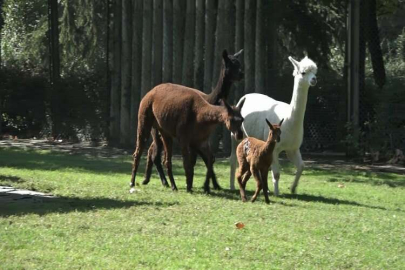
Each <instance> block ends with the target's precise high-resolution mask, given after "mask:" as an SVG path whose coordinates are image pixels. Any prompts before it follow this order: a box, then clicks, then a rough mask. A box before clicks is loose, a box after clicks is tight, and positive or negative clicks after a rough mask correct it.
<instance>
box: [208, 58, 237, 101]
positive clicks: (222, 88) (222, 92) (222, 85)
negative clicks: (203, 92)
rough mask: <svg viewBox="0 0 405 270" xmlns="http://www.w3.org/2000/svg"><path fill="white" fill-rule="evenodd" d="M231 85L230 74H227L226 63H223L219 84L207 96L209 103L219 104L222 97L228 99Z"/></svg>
mask: <svg viewBox="0 0 405 270" xmlns="http://www.w3.org/2000/svg"><path fill="white" fill-rule="evenodd" d="M231 86H232V82H231V81H230V80H229V78H228V76H226V74H225V65H224V64H222V67H221V71H220V73H219V78H218V82H217V85H216V86H215V88H214V90H212V92H211V93H210V94H209V95H208V97H207V101H208V103H210V104H213V105H219V100H220V99H224V100H227V98H228V94H229V90H230V89H231Z"/></svg>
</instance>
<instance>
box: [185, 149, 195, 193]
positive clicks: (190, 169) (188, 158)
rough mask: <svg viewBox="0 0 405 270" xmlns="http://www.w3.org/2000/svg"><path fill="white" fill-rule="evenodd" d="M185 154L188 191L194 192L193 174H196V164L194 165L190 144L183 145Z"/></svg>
mask: <svg viewBox="0 0 405 270" xmlns="http://www.w3.org/2000/svg"><path fill="white" fill-rule="evenodd" d="M182 155H183V166H184V171H185V172H186V182H187V192H192V189H193V176H194V166H193V164H192V163H193V157H192V156H193V155H195V154H194V153H193V154H192V153H191V152H190V147H188V145H183V147H182Z"/></svg>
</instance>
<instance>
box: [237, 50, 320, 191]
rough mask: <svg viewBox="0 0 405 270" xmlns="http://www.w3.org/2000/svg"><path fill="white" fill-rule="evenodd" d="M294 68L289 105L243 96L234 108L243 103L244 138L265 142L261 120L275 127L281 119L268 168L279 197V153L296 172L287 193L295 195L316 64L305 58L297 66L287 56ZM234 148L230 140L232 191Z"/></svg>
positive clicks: (266, 129) (269, 99) (266, 127)
mask: <svg viewBox="0 0 405 270" xmlns="http://www.w3.org/2000/svg"><path fill="white" fill-rule="evenodd" d="M288 59H289V60H290V61H291V63H292V64H293V66H294V72H293V76H294V91H293V96H292V99H291V103H290V104H287V103H284V102H281V101H277V100H274V99H272V98H270V97H268V96H265V95H262V94H247V95H245V96H243V97H242V98H241V99H240V100H239V102H238V104H239V103H240V102H241V101H242V100H245V103H244V106H243V108H242V111H241V114H242V116H243V117H244V118H245V120H244V121H243V124H242V131H243V133H244V136H245V137H254V138H257V139H260V140H266V138H267V135H268V133H269V128H268V126H267V125H266V122H265V119H268V120H269V121H270V123H278V122H280V120H281V119H283V118H284V123H283V125H282V126H281V132H282V134H283V136H282V138H281V140H280V142H279V143H277V144H276V147H275V149H274V152H273V164H272V166H271V170H272V176H273V186H274V194H275V195H276V196H278V195H279V189H278V181H279V179H280V163H279V160H278V156H279V154H280V153H281V152H282V151H285V152H286V153H287V157H288V159H289V160H290V161H291V162H292V163H293V164H294V165H295V167H296V168H297V173H296V175H295V180H294V182H293V184H292V185H291V192H292V193H295V192H296V188H297V185H298V181H299V180H300V177H301V174H302V171H303V169H304V162H303V161H302V157H301V152H300V146H301V143H302V139H303V137H304V115H305V109H306V105H307V97H308V89H309V86H314V85H315V84H316V72H317V70H318V68H317V66H316V64H315V63H314V62H313V61H312V60H311V59H309V58H308V57H305V58H304V59H302V60H301V62H298V61H296V60H294V59H293V58H292V57H291V56H290V57H288ZM236 146H237V143H236V141H235V139H234V138H232V153H231V158H230V162H231V177H230V188H231V189H235V170H236V164H237V160H236Z"/></svg>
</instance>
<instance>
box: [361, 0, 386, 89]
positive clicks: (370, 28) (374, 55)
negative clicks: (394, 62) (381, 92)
mask: <svg viewBox="0 0 405 270" xmlns="http://www.w3.org/2000/svg"><path fill="white" fill-rule="evenodd" d="M364 2H365V4H366V5H367V6H366V10H367V11H368V12H367V13H368V17H367V19H366V20H367V22H366V29H367V30H366V31H365V32H366V39H367V44H368V50H369V52H370V55H371V63H372V65H373V75H374V81H375V83H376V84H377V85H378V86H379V87H380V88H382V87H383V86H384V84H385V77H386V76H385V67H384V58H383V54H382V51H381V43H380V34H379V31H378V22H377V10H376V9H377V7H376V5H377V3H376V0H365V1H364Z"/></svg>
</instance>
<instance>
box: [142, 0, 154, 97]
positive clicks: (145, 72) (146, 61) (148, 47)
mask: <svg viewBox="0 0 405 270" xmlns="http://www.w3.org/2000/svg"><path fill="white" fill-rule="evenodd" d="M143 4H144V6H143V31H142V40H143V42H142V90H141V96H142V97H143V96H145V95H146V93H148V92H149V90H151V86H152V78H151V76H152V70H151V69H152V35H151V33H152V23H153V14H152V11H153V10H152V8H153V5H152V4H153V2H152V1H144V3H143Z"/></svg>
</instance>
